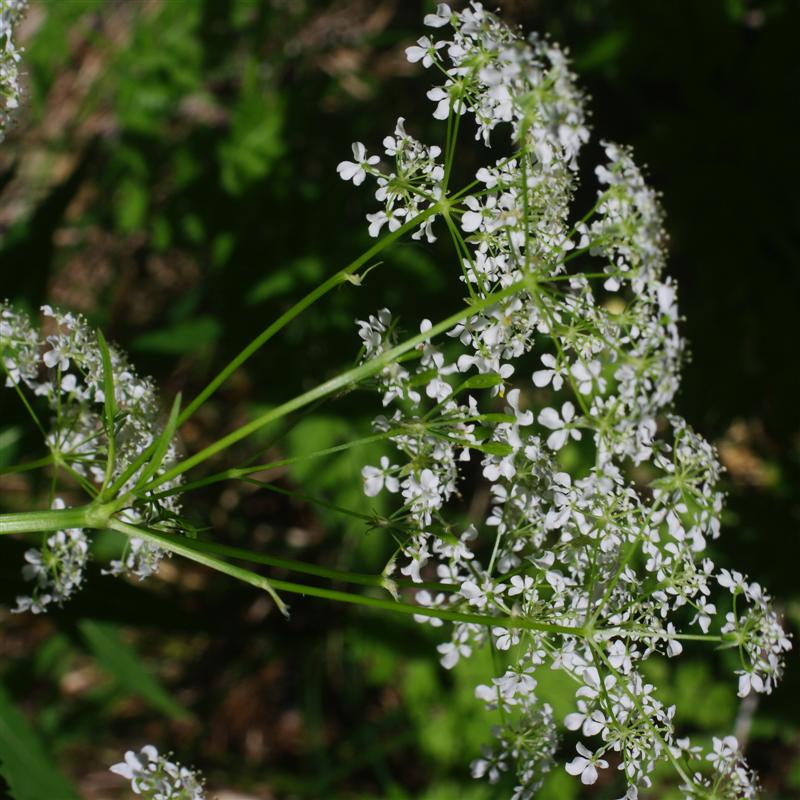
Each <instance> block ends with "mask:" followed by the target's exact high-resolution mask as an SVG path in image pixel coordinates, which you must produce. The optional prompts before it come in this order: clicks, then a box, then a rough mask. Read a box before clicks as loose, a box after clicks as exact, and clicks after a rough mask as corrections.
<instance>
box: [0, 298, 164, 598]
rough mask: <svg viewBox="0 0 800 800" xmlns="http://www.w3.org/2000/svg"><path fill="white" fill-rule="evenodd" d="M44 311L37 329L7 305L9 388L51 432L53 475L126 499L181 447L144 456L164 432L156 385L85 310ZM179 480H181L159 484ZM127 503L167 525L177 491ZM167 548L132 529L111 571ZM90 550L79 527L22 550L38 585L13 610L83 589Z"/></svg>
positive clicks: (143, 570)
mask: <svg viewBox="0 0 800 800" xmlns="http://www.w3.org/2000/svg"><path fill="white" fill-rule="evenodd" d="M41 312H42V327H41V328H39V327H36V326H34V324H33V323H32V322H31V320H30V318H29V317H28V316H27V315H26V314H25V313H23V312H21V311H18V310H15V309H14V308H12V307H11V306H9V305H8V304H0V366H2V369H3V372H4V375H5V386H6V390H7V391H8V390H11V391H14V392H17V393H18V394H19V395H20V397H21V399H22V400H23V402H24V404H25V407H26V408H27V409H28V411H29V412H30V414H31V416H32V419H33V421H34V423H35V424H36V426H37V427H38V428H39V430H40V432H41V434H42V436H43V438H44V442H45V444H46V446H47V449H48V451H49V456H48V457H47V458H46V459H45V461H46V462H47V463H48V464H50V465H51V468H52V469H53V470H54V475H55V478H56V479H57V478H58V477H59V476H60V477H61V478H62V479H64V480H65V481H66V483H67V484H68V485H70V486H71V487H72V488H73V489H74V488H75V487H78V488H83V489H84V490H85V491H86V493H87V494H88V495H89V496H90V497H96V496H98V494H101V493H102V492H103V491H108V490H110V489H111V488H112V487H114V494H115V496H117V497H124V496H125V495H126V493H128V492H131V491H133V490H134V489H136V488H137V487H138V486H140V485H141V484H142V482H143V479H145V478H149V477H152V476H154V475H159V474H163V473H164V472H165V471H166V470H167V469H168V468H169V467H171V466H173V465H174V464H175V463H176V462H177V450H176V447H175V443H174V441H172V440H170V441H169V442H168V443H165V445H166V446H165V447H164V448H163V451H162V452H160V453H159V455H158V461H157V463H153V462H152V461H151V462H144V463H139V464H137V459H139V457H140V454H141V453H143V452H146V451H147V450H148V448H150V447H151V446H152V445H153V444H154V442H155V441H156V440H157V439H158V437H159V436H160V435H161V434H162V426H161V425H160V423H159V404H158V398H157V393H156V390H155V387H154V385H153V383H152V382H151V381H150V380H149V379H147V378H141V377H139V376H138V375H136V373H135V371H134V370H133V368H132V367H131V365H130V364H129V362H128V360H127V358H126V357H125V355H124V354H123V353H121V352H120V351H119V350H117V349H116V348H115V347H113V346H108V345H106V344H105V342H104V341H103V340H102V338H101V336H100V335H99V334H98V332H97V331H96V330H94V329H92V328H91V327H90V326H89V325H88V324H87V323H86V321H85V320H84V319H83V318H82V317H80V316H79V315H75V314H71V313H61V312H58V311H55V310H53V309H52V308H50V307H49V306H44V307H43V308H42V309H41ZM109 391H112V392H113V394H114V401H113V406H112V407H113V409H114V412H113V419H108V409H109V403H108V402H107V392H109ZM42 408H44V409H46V414H47V416H44V414H42ZM37 409H39V410H38V411H37ZM179 484H180V479H175V480H172V481H167V482H165V483H164V484H163V485H162V488H163V487H167V488H168V489H174V488H175V487H176V486H178V485H179ZM54 486H55V487H56V488H57V487H58V483H57V482H56V481H54ZM51 502H52V506H53V508H55V509H63V508H64V506H65V504H64V501H63V499H62V498H61V497H58V496H55V495H54V496H53V497H52V498H51ZM124 505H125V508H124V510H123V511H122V518H124V519H125V520H126V521H127V522H130V523H134V524H135V523H144V524H146V525H150V526H168V527H169V526H170V525H171V521H172V520H174V519H175V518H176V517H177V514H178V513H179V511H180V504H179V500H178V499H177V494H167V495H166V496H163V497H157V498H156V497H154V496H153V497H149V496H147V495H145V496H140V497H137V498H136V499H135V501H134V499H133V498H132V499H131V502H130V503H125V504H124ZM163 555H164V551H163V550H162V549H161V548H160V547H159V546H158V545H155V544H153V543H152V542H148V541H145V540H143V539H141V538H137V537H132V538H130V539H127V540H126V543H125V548H124V552H123V554H122V557H121V558H120V559H117V560H114V561H112V562H111V563H110V564H109V565H108V567H107V572H109V573H111V574H114V575H119V574H123V573H130V574H133V575H135V576H138V577H139V578H144V577H147V576H148V575H150V574H152V573H153V572H154V571H155V569H156V567H157V566H158V562H159V561H160V560H161V558H162V556H163ZM88 558H89V540H88V538H87V536H86V534H85V532H84V530H82V529H81V528H67V529H64V530H59V531H56V532H54V533H53V534H51V535H50V536H47V537H46V538H45V539H44V542H43V544H42V546H41V548H38V549H30V550H28V551H27V552H26V554H25V561H26V564H25V566H24V567H23V575H24V577H25V578H26V579H27V580H29V581H30V582H31V583H32V591H31V594H30V596H23V597H19V598H17V608H16V610H17V611H33V612H34V613H39V612H41V611H43V610H44V609H45V608H46V607H47V606H48V605H50V604H52V603H57V604H60V603H63V602H64V600H66V599H68V598H69V597H70V596H72V594H74V592H75V591H76V590H77V589H78V588H79V587H80V585H81V583H82V581H83V578H84V573H85V569H86V564H87V561H88Z"/></svg>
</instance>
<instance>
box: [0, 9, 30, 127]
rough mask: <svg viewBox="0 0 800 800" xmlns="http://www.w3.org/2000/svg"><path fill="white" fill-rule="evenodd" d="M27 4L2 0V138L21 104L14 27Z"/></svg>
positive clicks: (0, 14)
mask: <svg viewBox="0 0 800 800" xmlns="http://www.w3.org/2000/svg"><path fill="white" fill-rule="evenodd" d="M27 5H28V3H27V0H0V139H2V138H3V132H4V131H5V129H6V127H7V126H8V123H9V122H10V120H11V116H12V115H13V113H14V111H15V110H16V109H17V107H18V106H19V95H20V87H19V57H20V54H19V50H18V49H17V47H16V45H15V44H14V28H15V27H16V25H17V23H18V22H19V20H20V17H22V14H23V13H24V11H25V8H26V6H27Z"/></svg>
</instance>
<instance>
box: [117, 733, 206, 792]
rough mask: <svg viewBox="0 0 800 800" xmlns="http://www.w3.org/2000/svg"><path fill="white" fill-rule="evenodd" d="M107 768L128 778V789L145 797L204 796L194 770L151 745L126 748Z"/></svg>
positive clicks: (199, 779)
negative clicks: (119, 758) (122, 755)
mask: <svg viewBox="0 0 800 800" xmlns="http://www.w3.org/2000/svg"><path fill="white" fill-rule="evenodd" d="M111 772H113V773H114V774H116V775H120V776H121V777H123V778H125V780H128V781H130V782H131V790H132V791H133V793H134V794H136V795H141V796H142V797H144V798H146V800H205V797H206V795H205V792H204V790H203V782H202V779H201V778H200V777H198V773H197V772H196V771H195V770H192V769H189V768H188V767H182V766H181V765H180V764H178V763H176V762H174V761H170V760H169V759H168V758H165V757H164V756H162V755H159V753H158V750H156V748H155V747H153V745H151V744H148V745H145V746H144V747H143V748H142V749H141V750H140V751H139V752H138V753H134V752H133V750H128V752H127V753H125V760H124V761H121V762H120V763H119V764H114V765H113V766H112V767H111Z"/></svg>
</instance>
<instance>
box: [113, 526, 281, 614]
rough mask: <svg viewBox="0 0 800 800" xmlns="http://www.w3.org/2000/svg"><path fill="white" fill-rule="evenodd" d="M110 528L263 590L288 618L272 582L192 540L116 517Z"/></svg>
mask: <svg viewBox="0 0 800 800" xmlns="http://www.w3.org/2000/svg"><path fill="white" fill-rule="evenodd" d="M108 527H109V528H111V530H114V531H117V532H118V533H124V534H125V535H126V536H131V537H136V538H139V539H146V540H147V541H150V542H153V543H155V544H157V545H158V546H159V547H163V548H164V549H165V550H169V551H170V552H171V553H177V554H178V555H180V556H183V557H184V558H188V559H189V560H191V561H196V562H197V563H198V564H202V565H203V566H206V567H211V569H214V570H216V571H217V572H222V573H223V574H225V575H230V576H231V577H232V578H236V579H237V580H240V581H244V583H249V584H250V585H251V586H255V587H256V588H257V589H262V590H263V591H265V592H267V594H269V595H270V597H272V599H273V600H274V601H275V605H277V606H278V609H279V610H280V612H281V613H282V614H283V615H284V616H288V608H287V606H286V604H285V603H284V602H283V600H281V598H280V597H279V596H278V594H277V592H276V591H275V587H274V585H273V584H272V582H271V581H269V580H267V578H265V577H264V576H263V575H259V574H257V573H255V572H252V571H251V570H249V569H243V568H242V567H237V566H235V565H234V564H229V563H228V562H227V561H222V560H221V559H219V558H214V557H213V556H209V555H206V554H205V553H203V552H201V551H200V550H198V549H196V548H195V547H193V546H192V545H193V544H194V543H193V542H192V540H191V539H183V538H182V537H180V536H174V535H170V534H166V533H162V532H161V531H154V530H152V529H150V528H140V527H138V526H136V525H130V524H128V523H127V522H123V521H122V520H119V519H116V518H114V517H112V518H111V519H109V520H108Z"/></svg>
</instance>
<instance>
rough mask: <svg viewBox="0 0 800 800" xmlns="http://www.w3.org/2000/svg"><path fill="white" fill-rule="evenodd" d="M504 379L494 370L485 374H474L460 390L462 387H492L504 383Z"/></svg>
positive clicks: (461, 386) (459, 389) (460, 388)
mask: <svg viewBox="0 0 800 800" xmlns="http://www.w3.org/2000/svg"><path fill="white" fill-rule="evenodd" d="M502 380H503V379H502V378H501V377H500V376H499V375H498V374H497V373H494V372H487V373H485V374H483V375H472V376H471V377H469V378H467V379H466V380H465V381H464V383H462V384H461V385H460V386H459V387H458V391H461V390H462V389H490V388H491V387H492V386H497V385H498V384H500V383H502Z"/></svg>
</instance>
